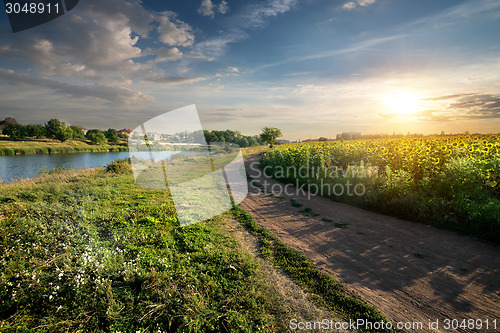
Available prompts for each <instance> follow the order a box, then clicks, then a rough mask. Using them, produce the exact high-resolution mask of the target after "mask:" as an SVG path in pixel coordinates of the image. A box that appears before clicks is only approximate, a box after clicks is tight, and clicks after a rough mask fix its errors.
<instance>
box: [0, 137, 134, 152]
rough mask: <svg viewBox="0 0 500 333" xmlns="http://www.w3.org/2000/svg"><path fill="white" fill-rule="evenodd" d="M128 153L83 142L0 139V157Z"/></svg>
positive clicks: (119, 149) (117, 146)
mask: <svg viewBox="0 0 500 333" xmlns="http://www.w3.org/2000/svg"><path fill="white" fill-rule="evenodd" d="M119 151H128V148H127V147H126V145H107V144H106V145H93V144H91V143H90V142H88V141H85V140H68V141H66V142H59V141H56V140H50V139H37V140H35V139H33V140H25V141H12V140H8V138H6V137H0V155H28V154H64V153H85V152H89V153H99V152H119Z"/></svg>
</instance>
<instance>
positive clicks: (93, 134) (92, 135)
mask: <svg viewBox="0 0 500 333" xmlns="http://www.w3.org/2000/svg"><path fill="white" fill-rule="evenodd" d="M85 137H86V138H87V139H89V140H90V141H91V142H92V143H93V144H95V145H103V144H105V143H107V142H108V139H106V136H105V135H104V133H103V132H102V131H101V130H98V129H91V130H89V131H88V132H87V134H86V135H85Z"/></svg>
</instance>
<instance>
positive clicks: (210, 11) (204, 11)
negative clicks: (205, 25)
mask: <svg viewBox="0 0 500 333" xmlns="http://www.w3.org/2000/svg"><path fill="white" fill-rule="evenodd" d="M198 13H199V14H201V15H203V16H208V17H212V18H213V17H215V12H214V4H213V2H212V1H211V0H202V1H201V5H200V8H198Z"/></svg>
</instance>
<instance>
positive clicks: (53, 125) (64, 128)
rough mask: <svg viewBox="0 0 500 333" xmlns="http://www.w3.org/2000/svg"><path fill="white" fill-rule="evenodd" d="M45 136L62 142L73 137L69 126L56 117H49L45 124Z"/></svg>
mask: <svg viewBox="0 0 500 333" xmlns="http://www.w3.org/2000/svg"><path fill="white" fill-rule="evenodd" d="M45 129H46V131H47V136H48V137H49V138H51V139H56V140H59V141H61V142H64V141H66V140H68V139H71V138H72V137H73V131H72V130H71V127H69V126H68V125H66V123H65V122H64V121H60V120H58V119H51V120H49V121H48V122H47V123H46V124H45Z"/></svg>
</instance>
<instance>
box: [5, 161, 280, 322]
mask: <svg viewBox="0 0 500 333" xmlns="http://www.w3.org/2000/svg"><path fill="white" fill-rule="evenodd" d="M107 169H108V171H106V170H104V169H98V170H96V171H93V172H92V171H89V170H83V171H74V170H67V171H61V170H59V171H55V172H50V173H47V174H45V175H42V176H41V177H39V178H37V179H34V180H32V181H24V182H17V183H13V184H9V185H6V184H0V192H1V193H2V194H1V196H0V201H1V206H0V252H1V253H2V259H1V261H0V300H1V304H0V331H2V332H34V331H36V332H77V331H80V332H118V331H121V332H136V331H139V330H140V331H141V332H150V331H151V332H152V331H154V332H157V331H158V329H160V330H161V331H162V332H164V331H165V330H168V331H172V332H177V331H178V332H224V331H231V332H233V331H234V332H259V331H266V330H267V331H272V328H274V327H279V325H280V324H279V323H278V321H279V320H277V319H276V318H275V316H274V314H273V311H272V309H273V308H276V305H273V304H271V297H270V295H266V294H265V292H264V291H263V290H265V288H263V282H262V281H261V280H260V279H259V276H258V274H257V264H256V261H255V260H254V259H253V258H252V257H251V255H250V254H249V253H247V252H245V251H243V250H242V249H240V247H239V245H238V243H237V242H236V241H235V240H234V239H233V238H232V237H230V236H229V235H228V234H227V233H225V232H223V231H221V229H220V227H219V225H220V222H221V219H220V218H214V219H211V220H208V221H206V222H202V223H197V224H194V225H192V226H190V227H184V228H182V227H180V226H179V223H178V221H177V218H176V215H175V210H174V206H173V202H172V199H171V197H170V195H169V193H168V192H167V191H158V190H145V189H141V188H138V187H137V186H135V184H134V180H133V177H132V175H131V173H130V168H129V167H128V168H127V161H119V162H115V163H113V164H111V165H109V166H108V168H107Z"/></svg>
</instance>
